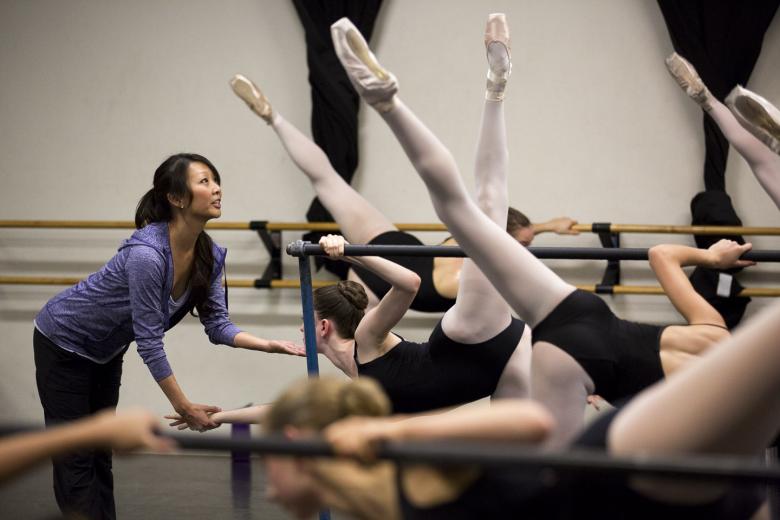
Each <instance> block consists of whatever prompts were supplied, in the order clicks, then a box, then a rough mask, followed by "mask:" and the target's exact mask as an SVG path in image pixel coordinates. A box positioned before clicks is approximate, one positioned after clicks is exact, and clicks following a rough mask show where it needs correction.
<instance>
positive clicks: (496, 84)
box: [485, 13, 512, 101]
mask: <svg viewBox="0 0 780 520" xmlns="http://www.w3.org/2000/svg"><path fill="white" fill-rule="evenodd" d="M491 45H501V46H503V47H504V49H505V51H506V57H507V61H508V63H506V62H504V61H503V60H500V59H495V58H494V59H491V55H490V47H491ZM485 52H486V53H487V60H488V73H487V87H486V90H485V99H488V100H491V101H501V100H503V99H504V90H505V89H506V82H507V80H508V79H509V75H510V74H512V52H511V46H510V43H509V26H508V25H507V23H506V15H504V13H493V14H490V15H488V21H487V24H486V25H485Z"/></svg>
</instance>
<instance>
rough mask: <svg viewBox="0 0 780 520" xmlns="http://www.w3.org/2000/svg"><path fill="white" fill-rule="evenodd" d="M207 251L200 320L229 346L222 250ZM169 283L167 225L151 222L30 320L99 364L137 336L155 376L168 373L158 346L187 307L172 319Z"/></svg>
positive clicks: (170, 264)
mask: <svg viewBox="0 0 780 520" xmlns="http://www.w3.org/2000/svg"><path fill="white" fill-rule="evenodd" d="M213 253H214V269H213V271H212V279H211V287H210V288H209V293H208V307H209V309H210V312H209V313H208V314H207V315H206V316H200V321H201V323H203V326H204V328H205V329H206V334H208V337H209V340H211V342H212V343H214V344H217V345H219V344H222V345H230V346H233V339H234V338H235V336H236V334H238V333H239V332H241V330H240V329H239V328H238V327H236V326H235V325H233V323H231V322H230V319H229V318H228V313H227V305H226V302H225V290H224V288H223V287H222V276H221V275H222V271H223V268H224V265H225V256H226V255H227V250H226V249H224V248H222V247H219V246H217V245H216V244H214V248H213ZM172 287H173V257H172V256H171V246H170V241H169V237H168V224H167V223H166V222H156V223H153V224H149V225H147V226H145V227H143V228H141V229H138V230H136V231H135V232H134V233H133V235H132V236H131V237H130V238H128V239H127V240H125V241H124V242H123V243H122V245H121V246H120V247H119V251H118V252H117V254H116V255H115V256H114V257H113V258H112V259H111V260H109V261H108V263H106V265H104V266H103V268H102V269H100V270H99V271H98V272H96V273H93V274H91V275H90V276H89V277H88V278H87V279H86V280H82V281H81V282H79V283H78V284H76V285H74V286H73V287H71V288H69V289H66V290H65V291H63V292H61V293H60V294H58V295H57V296H55V297H54V298H52V299H51V300H49V301H48V302H47V303H46V305H44V307H43V309H41V311H40V312H39V313H38V315H37V316H36V317H35V325H36V327H37V328H38V330H40V331H41V332H42V333H43V334H44V335H45V336H46V337H47V338H49V339H50V340H51V341H52V342H53V343H54V344H55V345H57V346H59V347H60V348H62V349H65V350H68V351H71V352H74V353H76V354H79V355H80V356H83V357H85V358H87V359H90V360H92V361H94V362H96V363H100V364H103V363H107V362H108V361H110V360H111V359H112V358H114V357H115V356H116V355H117V354H119V353H120V352H122V351H123V350H124V349H125V347H126V346H127V345H129V344H130V342H132V341H135V342H136V344H137V346H138V354H140V356H141V358H142V359H143V360H144V363H146V366H147V367H148V368H149V371H150V372H151V373H152V376H154V379H155V381H160V380H161V379H165V378H166V377H168V376H170V375H171V374H172V373H173V371H172V370H171V366H170V365H169V364H168V360H167V358H166V356H165V350H164V349H163V336H164V335H165V331H166V330H168V329H170V328H171V327H173V326H174V325H176V324H177V323H178V322H179V321H180V320H181V319H182V318H183V317H184V315H185V314H186V313H187V312H189V311H190V310H191V309H192V307H193V305H192V304H191V303H187V305H185V306H184V307H182V308H181V309H179V312H177V313H176V314H175V315H173V316H170V315H169V313H168V300H169V297H170V294H171V288H172Z"/></svg>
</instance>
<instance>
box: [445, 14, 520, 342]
mask: <svg viewBox="0 0 780 520" xmlns="http://www.w3.org/2000/svg"><path fill="white" fill-rule="evenodd" d="M491 21H494V23H493V24H491V23H490V22H491ZM487 29H488V31H487V34H486V36H485V42H486V46H487V53H488V63H489V70H488V78H489V81H491V80H490V78H496V80H495V81H493V82H492V85H491V84H490V83H489V84H488V88H491V86H492V90H488V91H487V94H488V95H487V96H486V100H485V106H484V108H483V111H482V122H481V125H480V131H479V138H478V140H477V157H476V165H475V168H474V177H475V181H476V188H477V190H476V191H477V203H478V205H479V208H480V209H481V210H482V211H483V212H484V213H485V215H487V216H488V217H489V218H490V220H492V221H493V222H495V223H496V224H497V225H498V226H500V227H502V228H506V219H507V211H508V210H509V202H508V197H507V164H508V159H509V153H508V151H507V150H508V148H507V143H506V126H505V124H504V102H503V100H502V98H503V88H504V86H505V84H506V76H508V75H509V69H510V57H509V30H508V28H507V26H506V20H505V19H504V17H503V15H493V16H491V19H490V20H489V21H488V28H487ZM491 29H493V30H492V31H491ZM496 85H500V88H501V96H500V98H501V99H495V98H497V97H498V96H496V95H495V90H497V88H498V87H497V86H496ZM511 319H512V317H511V315H510V312H509V306H508V305H507V303H506V301H505V300H504V299H503V298H502V297H501V295H500V294H498V291H496V289H495V287H493V285H492V284H491V283H490V281H489V280H488V279H487V278H486V277H485V275H484V274H482V271H480V270H479V268H478V267H477V266H476V265H475V264H474V262H473V261H472V260H471V259H468V258H467V259H465V260H464V262H463V267H462V268H461V272H460V279H459V280H458V295H457V298H456V300H455V305H453V306H452V307H451V308H450V309H449V310H448V311H447V312H446V314H445V315H444V318H443V319H442V329H443V330H444V333H445V334H446V335H447V336H448V337H450V338H451V339H453V340H455V341H458V342H461V343H480V342H483V341H486V340H488V339H490V338H492V337H495V336H496V335H497V334H498V333H499V332H501V331H502V330H504V329H505V328H506V327H507V326H508V325H509V322H510V320H511Z"/></svg>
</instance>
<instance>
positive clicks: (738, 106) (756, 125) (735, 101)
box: [726, 85, 780, 154]
mask: <svg viewBox="0 0 780 520" xmlns="http://www.w3.org/2000/svg"><path fill="white" fill-rule="evenodd" d="M726 105H727V106H728V107H729V110H731V113H732V114H734V117H736V119H737V121H739V124H741V125H742V126H743V127H744V128H745V130H747V131H748V132H750V133H751V134H753V135H754V136H755V137H756V139H758V140H759V141H761V142H762V143H764V144H765V145H767V146H768V147H769V148H770V149H771V150H772V151H773V152H775V153H776V154H780V110H778V109H777V108H776V107H775V106H774V105H773V104H772V103H770V102H769V101H767V100H766V99H764V98H763V97H761V96H759V95H758V94H756V93H755V92H751V91H750V90H748V89H746V88H744V87H742V86H740V85H737V86H736V87H734V89H733V90H732V91H731V92H730V93H729V95H728V96H727V97H726Z"/></svg>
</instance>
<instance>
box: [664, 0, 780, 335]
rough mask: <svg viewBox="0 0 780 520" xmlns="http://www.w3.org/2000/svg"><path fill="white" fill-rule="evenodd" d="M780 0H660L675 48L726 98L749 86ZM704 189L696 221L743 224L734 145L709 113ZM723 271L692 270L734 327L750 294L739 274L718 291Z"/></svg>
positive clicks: (700, 242)
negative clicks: (729, 180) (735, 192)
mask: <svg viewBox="0 0 780 520" xmlns="http://www.w3.org/2000/svg"><path fill="white" fill-rule="evenodd" d="M779 4H780V0H750V1H742V0H658V5H659V7H660V8H661V13H662V14H663V17H664V20H665V21H666V27H667V28H668V30H669V35H670V36H671V39H672V45H673V46H674V50H675V51H677V53H679V54H680V55H682V56H683V57H685V58H686V59H687V60H688V61H690V62H691V63H692V64H693V66H694V67H696V70H697V71H698V72H699V75H700V76H701V78H702V80H704V83H705V84H706V85H707V87H708V88H709V89H710V91H711V92H712V94H713V95H714V96H715V97H716V98H718V99H719V100H721V101H723V99H724V98H725V97H726V96H727V95H728V93H729V92H730V91H731V89H732V88H734V86H736V85H737V84H740V85H746V84H747V82H748V79H750V74H751V73H752V72H753V67H754V66H755V64H756V60H757V59H758V55H759V54H760V53H761V45H762V43H763V39H764V33H766V30H767V28H768V27H769V24H770V23H771V22H772V18H773V17H774V15H775V12H776V11H777V8H778V5H779ZM703 126H704V145H705V155H704V187H705V190H706V191H704V192H701V193H698V194H697V195H696V196H695V197H694V198H693V200H691V219H692V224H693V225H728V226H741V225H742V221H741V220H740V218H739V216H738V215H737V212H736V210H735V209H734V206H733V204H732V203H731V198H730V197H729V196H728V195H727V194H726V179H725V173H726V160H727V159H728V153H729V144H728V141H727V140H726V138H725V137H724V136H723V134H722V133H721V131H720V129H718V126H717V124H715V121H713V120H712V118H710V116H709V115H707V114H706V113H704V118H703ZM694 238H695V239H696V244H697V246H698V247H709V246H710V245H711V244H713V243H715V242H717V241H718V240H719V239H721V238H730V239H732V240H736V241H738V242H740V243H744V242H745V241H744V239H743V238H742V237H741V236H737V237H734V236H731V237H720V236H696V237H694ZM720 276H721V275H720V272H719V271H716V270H712V269H706V268H703V267H698V268H697V269H696V270H695V271H694V272H693V274H692V275H691V277H690V279H691V283H692V284H693V286H694V288H695V289H696V290H697V291H698V292H699V293H700V294H701V295H702V296H703V297H704V298H705V299H706V300H707V301H708V302H710V304H712V305H713V306H714V307H715V308H716V309H717V310H718V311H719V312H720V313H721V315H722V316H723V317H724V319H725V320H726V324H727V325H728V326H729V328H732V327H734V326H736V325H737V324H738V323H739V321H740V320H741V319H742V315H743V314H744V312H745V307H746V306H747V304H748V303H749V302H750V298H740V297H737V296H736V294H737V293H738V292H739V290H741V289H742V286H741V285H740V284H739V282H738V281H737V280H736V279H735V280H734V281H733V284H732V286H731V291H730V296H728V297H721V296H718V295H717V293H716V288H717V286H718V281H719V279H720Z"/></svg>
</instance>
